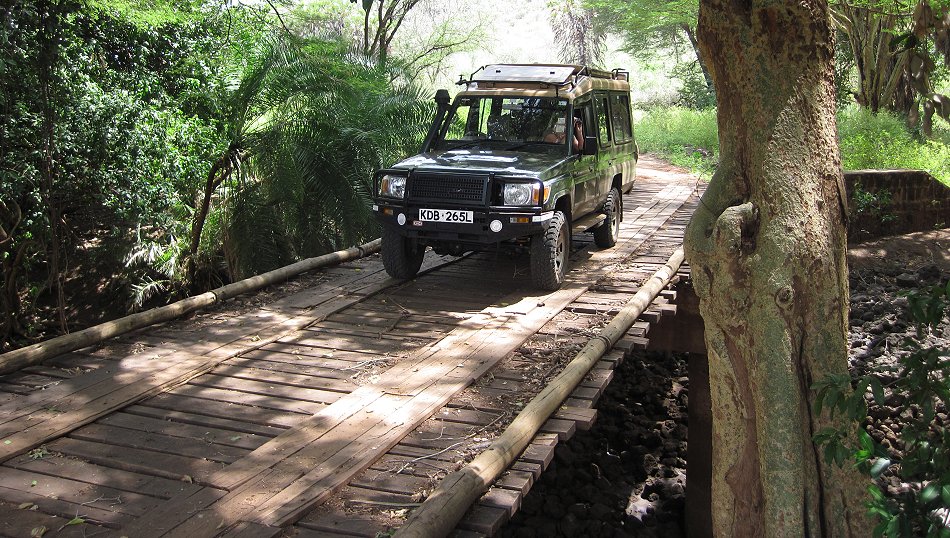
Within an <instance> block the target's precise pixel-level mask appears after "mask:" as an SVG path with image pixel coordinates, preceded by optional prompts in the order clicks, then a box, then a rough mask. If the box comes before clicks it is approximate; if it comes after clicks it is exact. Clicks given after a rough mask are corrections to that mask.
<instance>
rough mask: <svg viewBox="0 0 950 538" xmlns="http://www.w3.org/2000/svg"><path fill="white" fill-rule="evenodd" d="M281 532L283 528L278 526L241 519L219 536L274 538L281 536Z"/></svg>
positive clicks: (223, 537)
mask: <svg viewBox="0 0 950 538" xmlns="http://www.w3.org/2000/svg"><path fill="white" fill-rule="evenodd" d="M283 532H284V529H282V528H280V527H268V526H267V525H258V524H257V523H250V522H248V521H241V522H240V523H238V524H237V525H234V526H233V527H231V528H230V529H228V530H227V531H226V532H224V533H222V534H220V535H219V536H220V537H221V538H274V537H275V536H281V535H282V534H283Z"/></svg>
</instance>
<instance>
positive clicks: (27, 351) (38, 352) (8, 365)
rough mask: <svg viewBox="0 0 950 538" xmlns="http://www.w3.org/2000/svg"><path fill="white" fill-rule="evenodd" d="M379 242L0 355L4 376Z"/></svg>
mask: <svg viewBox="0 0 950 538" xmlns="http://www.w3.org/2000/svg"><path fill="white" fill-rule="evenodd" d="M379 243H380V242H379V239H377V240H375V241H371V242H369V243H366V244H363V245H360V246H358V247H353V248H350V249H347V250H341V251H337V252H331V253H330V254H324V255H323V256H317V257H316V258H308V259H306V260H301V261H299V262H297V263H294V264H291V265H288V266H286V267H281V268H280V269H274V270H273V271H269V272H267V273H264V274H261V275H257V276H253V277H251V278H246V279H244V280H241V281H238V282H234V283H232V284H228V285H226V286H222V287H220V288H217V289H215V290H212V291H209V292H206V293H202V294H201V295H196V296H194V297H189V298H187V299H182V300H181V301H178V302H176V303H172V304H170V305H166V306H162V307H159V308H153V309H152V310H148V311H145V312H139V313H136V314H132V315H129V316H125V317H123V318H119V319H117V320H114V321H110V322H107V323H102V324H100V325H96V326H94V327H89V328H88V329H83V330H81V331H77V332H74V333H71V334H66V335H63V336H58V337H56V338H52V339H50V340H47V341H45V342H40V343H38V344H33V345H32V346H27V347H24V348H20V349H17V350H14V351H10V352H8V353H4V354H3V355H0V375H3V374H8V373H10V372H15V371H17V370H19V369H21V368H25V367H27V366H31V365H34V364H39V363H41V362H43V361H45V360H47V359H49V358H52V357H55V356H57V355H60V354H62V353H68V352H70V351H76V350H77V349H82V348H84V347H87V346H91V345H93V344H98V343H99V342H102V341H104V340H107V339H109V338H112V337H114V336H118V335H120V334H125V333H127V332H129V331H134V330H135V329H141V328H142V327H147V326H149V325H154V324H156V323H160V322H162V321H168V320H171V319H175V318H177V317H179V316H183V315H185V314H188V313H189V312H194V311H195V310H198V309H199V308H206V307H208V306H210V305H213V304H215V303H218V302H221V301H224V300H227V299H230V298H232V297H236V296H237V295H240V294H242V293H247V292H249V291H255V290H258V289H261V288H263V287H264V286H269V285H271V284H275V283H277V282H282V281H284V280H287V279H288V278H290V277H292V276H296V275H299V274H300V273H304V272H306V271H312V270H314V269H319V268H321V267H326V266H328V265H333V264H338V263H342V262H345V261H349V260H353V259H356V258H362V257H363V256H367V255H369V254H373V253H374V252H377V251H378V250H379Z"/></svg>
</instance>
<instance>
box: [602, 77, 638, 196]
mask: <svg viewBox="0 0 950 538" xmlns="http://www.w3.org/2000/svg"><path fill="white" fill-rule="evenodd" d="M609 98H610V127H611V134H612V135H613V137H612V139H613V144H612V145H611V146H610V148H609V149H607V150H606V151H605V152H604V155H603V156H602V157H603V159H604V161H606V162H605V163H604V164H605V168H604V176H605V177H606V178H607V180H608V182H612V181H613V178H614V177H615V176H617V174H622V178H623V184H624V185H626V184H629V182H630V181H633V176H634V174H635V173H636V172H635V166H636V151H637V150H636V142H635V141H634V139H633V126H632V124H631V118H630V94H629V93H627V92H621V91H612V92H610V93H609ZM607 188H608V189H609V188H610V183H608V186H607Z"/></svg>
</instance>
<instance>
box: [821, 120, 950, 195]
mask: <svg viewBox="0 0 950 538" xmlns="http://www.w3.org/2000/svg"><path fill="white" fill-rule="evenodd" d="M935 127H936V126H935ZM934 134H935V135H936V139H934V140H920V139H918V138H915V137H914V136H913V134H912V133H910V132H909V131H908V130H907V128H906V127H905V126H904V122H903V120H902V119H900V118H898V117H897V116H894V115H892V114H888V113H885V112H879V113H877V114H874V113H871V112H870V111H868V110H867V109H863V108H859V107H857V106H849V107H846V108H844V109H843V110H841V111H840V112H839V113H838V136H839V138H840V140H841V161H842V165H843V166H844V168H845V170H862V169H866V168H884V169H888V168H912V169H920V170H927V171H928V172H930V173H931V174H933V176H934V177H936V178H937V179H939V180H940V181H942V182H943V183H945V184H947V185H950V145H948V144H947V142H948V141H950V133H948V132H947V131H946V130H939V129H935V133H934Z"/></svg>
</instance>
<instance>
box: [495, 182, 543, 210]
mask: <svg viewBox="0 0 950 538" xmlns="http://www.w3.org/2000/svg"><path fill="white" fill-rule="evenodd" d="M538 190H539V189H538V185H537V184H536V183H507V184H505V189H504V191H503V196H502V202H503V203H504V204H505V205H536V204H537V203H538Z"/></svg>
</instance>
